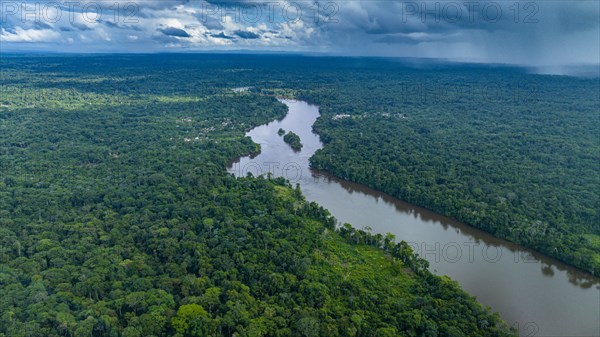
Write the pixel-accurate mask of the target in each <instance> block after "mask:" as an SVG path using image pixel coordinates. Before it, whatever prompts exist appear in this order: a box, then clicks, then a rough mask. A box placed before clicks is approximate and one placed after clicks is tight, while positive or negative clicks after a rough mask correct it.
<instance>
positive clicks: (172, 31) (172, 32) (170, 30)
mask: <svg viewBox="0 0 600 337" xmlns="http://www.w3.org/2000/svg"><path fill="white" fill-rule="evenodd" d="M157 30H158V31H159V32H161V33H163V34H165V35H167V36H174V37H192V36H191V35H190V34H189V33H188V32H186V31H185V30H183V29H179V28H175V27H167V28H159V29H157Z"/></svg>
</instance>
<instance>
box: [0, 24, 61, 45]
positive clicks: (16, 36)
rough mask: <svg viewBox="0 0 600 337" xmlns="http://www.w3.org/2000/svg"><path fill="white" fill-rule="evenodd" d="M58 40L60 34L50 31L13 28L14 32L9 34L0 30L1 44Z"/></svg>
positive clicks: (4, 30)
mask: <svg viewBox="0 0 600 337" xmlns="http://www.w3.org/2000/svg"><path fill="white" fill-rule="evenodd" d="M59 38H60V34H59V33H58V32H56V31H54V30H50V29H43V30H36V29H23V28H21V27H15V28H14V30H13V31H12V32H10V31H7V30H6V29H4V28H0V41H1V42H27V43H32V42H52V41H55V40H58V39H59Z"/></svg>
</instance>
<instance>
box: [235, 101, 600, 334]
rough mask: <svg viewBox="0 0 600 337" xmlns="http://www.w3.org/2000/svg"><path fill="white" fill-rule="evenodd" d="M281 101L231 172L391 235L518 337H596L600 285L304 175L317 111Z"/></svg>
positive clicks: (439, 219)
mask: <svg viewBox="0 0 600 337" xmlns="http://www.w3.org/2000/svg"><path fill="white" fill-rule="evenodd" d="M282 102H283V103H285V104H286V105H287V106H288V107H289V112H288V114H287V116H286V117H285V118H284V119H282V120H280V121H273V122H270V123H268V124H264V125H261V126H258V127H256V128H254V129H252V130H251V131H250V132H248V134H247V135H248V136H250V137H251V138H252V140H253V141H254V142H255V143H258V144H260V146H261V152H260V154H258V155H255V156H248V157H243V158H240V159H239V160H238V161H235V162H233V163H232V166H231V167H230V168H229V172H230V173H233V174H234V175H236V176H246V174H247V173H248V172H252V174H254V175H255V176H256V175H257V174H266V173H268V172H271V173H272V174H273V175H274V176H283V177H286V178H287V179H289V180H290V182H292V184H294V185H295V184H296V183H298V184H300V187H301V189H302V192H303V193H304V195H305V196H306V198H307V199H308V200H309V201H315V202H317V203H318V204H320V205H321V206H323V207H325V208H327V209H328V210H329V211H330V212H331V214H332V215H333V216H335V218H337V219H338V221H339V222H340V223H345V222H347V223H350V224H352V225H353V226H354V227H356V228H366V227H370V228H371V231H372V232H373V233H381V234H385V233H388V232H389V233H392V234H394V235H395V236H396V238H397V239H398V240H404V241H406V242H408V243H409V244H410V245H411V246H412V247H413V249H414V250H415V251H416V252H417V253H419V255H420V256H421V257H423V258H425V259H427V260H428V261H429V263H430V270H431V271H432V272H434V273H435V274H438V275H448V276H449V277H451V278H452V279H454V280H456V281H457V282H458V283H460V285H461V286H462V287H463V289H465V290H466V291H467V292H469V293H470V294H471V295H473V296H476V297H477V300H478V301H479V302H480V303H482V304H483V305H485V306H490V307H491V308H492V310H493V311H496V312H498V313H499V314H500V316H501V317H502V318H503V319H504V320H505V321H507V322H508V323H509V325H511V326H514V327H516V328H518V329H519V333H520V334H521V335H522V336H545V337H546V336H556V337H559V336H560V337H576V336H577V337H582V336H600V278H597V277H594V276H591V275H590V274H588V273H585V272H583V271H581V270H579V269H577V268H574V267H571V266H568V265H566V264H564V263H562V262H560V261H557V260H555V259H552V258H549V257H546V256H544V255H541V254H539V253H536V252H534V251H532V250H530V249H527V248H524V247H522V246H519V245H515V244H513V243H510V242H507V241H505V240H502V239H498V238H495V237H493V236H491V235H489V234H487V233H485V232H483V231H480V230H477V229H475V228H473V227H470V226H468V225H465V224H463V223H461V222H459V221H456V220H454V219H450V218H447V217H444V216H442V215H439V214H437V213H434V212H431V211H428V210H426V209H423V208H420V207H417V206H414V205H411V204H408V203H406V202H403V201H401V200H399V199H396V198H394V197H392V196H389V195H387V194H385V193H381V192H378V191H375V190H373V189H371V188H368V187H366V186H364V185H361V184H356V183H352V182H348V181H345V180H342V179H338V178H336V177H333V176H331V175H329V174H327V173H325V172H319V171H316V170H312V169H310V168H309V162H308V159H309V158H310V157H311V156H312V155H313V154H314V153H315V151H316V150H318V149H320V148H322V147H323V144H322V143H321V141H320V140H319V136H318V135H316V134H315V133H313V131H312V125H313V123H314V122H315V120H316V119H317V118H318V117H319V108H318V107H317V106H315V105H310V104H308V103H306V102H302V101H291V100H282ZM279 128H282V129H284V130H286V132H287V131H290V130H291V131H293V132H295V133H296V134H298V135H299V136H300V138H301V140H302V144H303V145H304V147H303V148H302V150H300V151H293V150H292V149H291V148H290V146H289V145H288V144H286V143H284V142H283V137H280V136H279V135H278V134H277V131H278V130H279Z"/></svg>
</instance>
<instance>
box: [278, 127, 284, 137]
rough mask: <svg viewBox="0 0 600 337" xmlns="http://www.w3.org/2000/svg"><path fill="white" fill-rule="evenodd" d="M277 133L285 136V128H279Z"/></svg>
mask: <svg viewBox="0 0 600 337" xmlns="http://www.w3.org/2000/svg"><path fill="white" fill-rule="evenodd" d="M277 134H278V135H279V136H283V135H285V130H284V129H282V128H279V130H277Z"/></svg>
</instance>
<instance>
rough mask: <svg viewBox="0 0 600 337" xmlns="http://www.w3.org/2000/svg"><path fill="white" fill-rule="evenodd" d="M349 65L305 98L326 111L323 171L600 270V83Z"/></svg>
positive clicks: (316, 162)
mask: <svg viewBox="0 0 600 337" xmlns="http://www.w3.org/2000/svg"><path fill="white" fill-rule="evenodd" d="M348 68H350V65H346V66H345V67H342V69H339V70H337V69H333V70H331V73H330V74H329V76H331V77H332V78H334V77H335V78H338V79H339V81H338V85H337V86H336V87H335V89H333V88H331V86H330V85H327V84H307V86H309V85H310V86H311V87H313V88H314V89H310V90H306V91H305V92H304V94H303V98H306V99H308V100H310V101H312V102H315V103H317V104H319V105H320V108H321V113H322V117H321V118H319V120H318V121H317V122H316V124H315V126H314V128H315V130H316V131H317V132H318V133H319V134H320V135H321V139H322V140H323V142H324V143H325V147H324V149H322V150H320V151H318V152H317V153H316V154H315V156H314V157H313V158H311V164H312V165H313V166H314V167H315V168H318V169H322V170H327V171H329V172H331V173H333V174H334V175H336V176H338V177H341V178H344V179H348V180H351V181H355V182H359V183H363V184H366V185H368V186H370V187H372V188H375V189H377V190H380V191H383V192H386V193H389V194H391V195H394V196H396V197H398V198H400V199H402V200H406V201H408V202H411V203H413V204H416V205H420V206H423V207H426V208H429V209H431V210H433V211H436V212H438V213H441V214H444V215H447V216H451V217H454V218H456V219H458V220H461V221H463V222H465V223H468V224H470V225H472V226H474V227H477V228H480V229H483V230H485V231H487V232H489V233H491V234H493V235H495V236H498V237H501V238H505V239H508V240H510V241H513V242H516V243H519V244H522V245H524V246H527V247H531V248H534V249H536V250H538V251H540V252H542V253H544V254H547V255H549V256H552V257H555V258H558V259H560V260H562V261H565V262H567V263H570V264H572V265H575V266H577V267H579V268H581V269H584V270H586V271H588V272H590V273H592V274H595V275H600V245H598V244H597V240H596V239H595V238H597V237H598V235H600V212H599V211H600V189H599V188H598V186H600V175H599V174H598V172H600V137H599V135H598V125H600V114H599V111H600V106H599V105H600V97H599V92H600V90H599V83H598V81H597V80H595V79H580V78H570V77H562V76H559V77H557V76H538V75H528V74H523V73H521V72H519V71H516V70H511V69H494V68H491V69H489V68H482V69H478V68H473V67H458V68H456V67H455V68H448V69H445V68H443V67H442V69H431V70H430V69H420V70H412V69H407V68H403V67H401V66H398V65H396V64H394V63H392V62H380V63H377V62H374V63H373V64H372V65H368V66H367V65H364V64H363V65H357V66H355V67H354V68H352V71H349V70H348ZM381 68H385V71H383V70H382V69H381ZM336 71H337V72H339V76H336V75H335V72H336ZM342 72H343V76H342ZM322 76H324V75H322ZM415 83H417V84H415ZM319 85H321V86H322V88H321V89H319Z"/></svg>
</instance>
